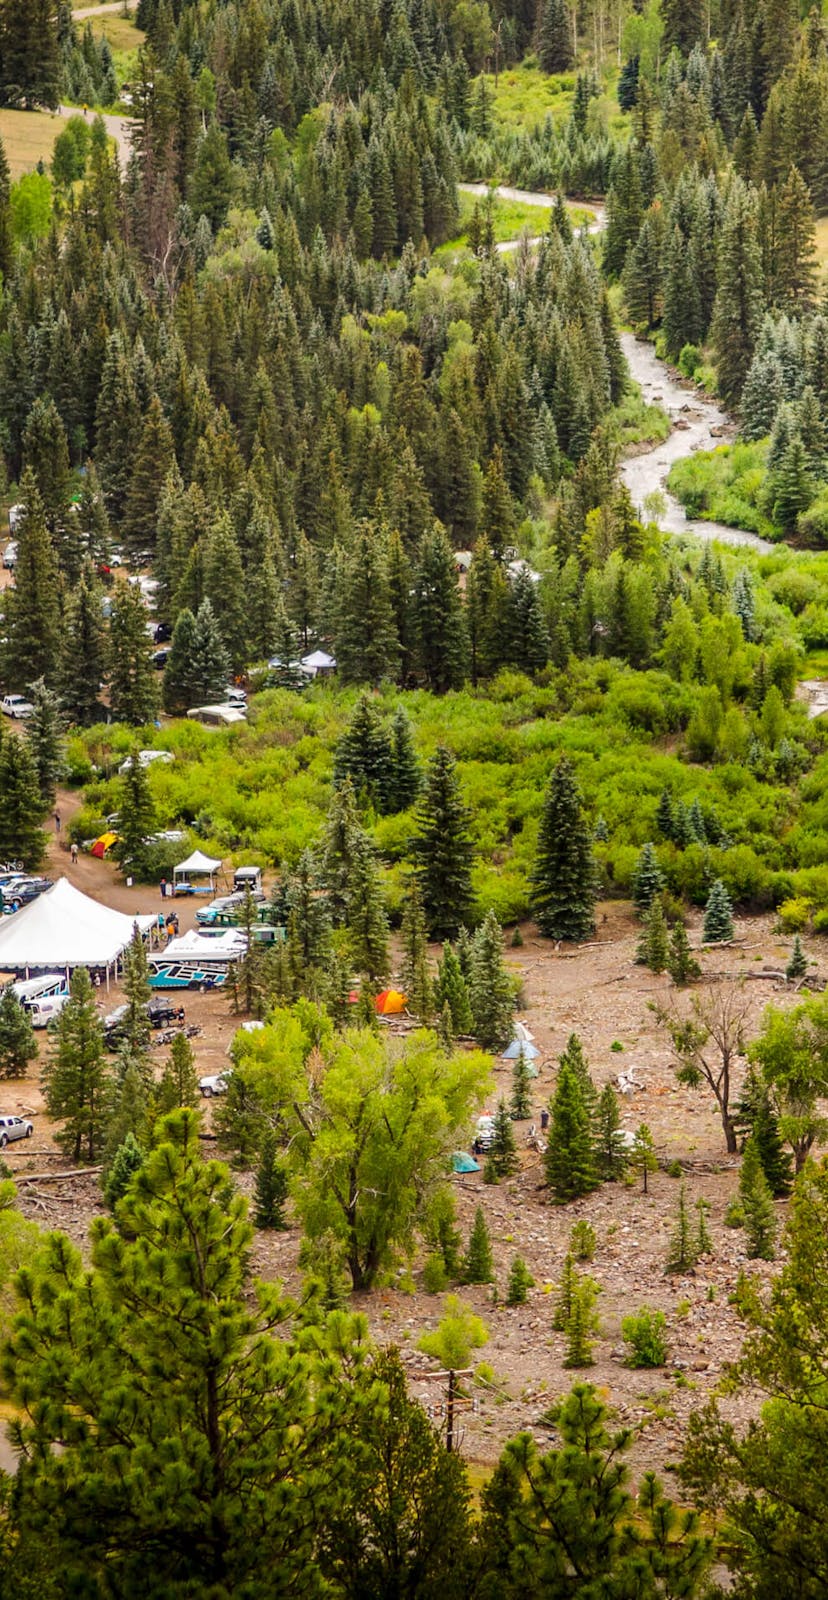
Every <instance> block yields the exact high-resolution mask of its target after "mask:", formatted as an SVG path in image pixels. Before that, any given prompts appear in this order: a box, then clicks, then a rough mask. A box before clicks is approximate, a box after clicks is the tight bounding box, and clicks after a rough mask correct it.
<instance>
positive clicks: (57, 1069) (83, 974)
mask: <svg viewBox="0 0 828 1600" xmlns="http://www.w3.org/2000/svg"><path fill="white" fill-rule="evenodd" d="M69 987H70V998H69V1000H68V1001H67V1003H66V1005H65V1006H64V1007H63V1010H62V1011H61V1013H60V1016H59V1017H58V1018H57V1020H56V1022H55V1024H54V1029H53V1040H52V1049H51V1052H50V1056H49V1059H48V1061H47V1063H46V1064H45V1066H44V1069H43V1085H44V1090H45V1096H46V1106H47V1109H48V1112H49V1116H50V1117H55V1118H56V1119H57V1120H59V1121H62V1123H63V1127H62V1128H61V1129H60V1131H59V1132H58V1133H57V1135H56V1138H57V1142H58V1144H59V1145H60V1147H61V1149H62V1150H63V1152H64V1154H65V1155H66V1156H68V1158H69V1159H70V1161H72V1162H73V1163H74V1164H75V1165H77V1163H78V1162H80V1161H96V1160H97V1159H98V1157H99V1156H100V1154H101V1152H102V1150H103V1147H104V1140H105V1137H106V1125H107V1112H108V1109H109V1099H110V1073H109V1069H108V1067H107V1065H106V1060H105V1057H104V1044H103V1029H102V1027H101V1023H100V1019H99V1017H98V1013H97V1010H96V1008H95V991H94V989H93V988H92V984H91V982H90V979H89V973H88V972H87V970H86V968H85V967H76V968H75V971H74V972H73V974H72V980H71V983H70V986H69Z"/></svg>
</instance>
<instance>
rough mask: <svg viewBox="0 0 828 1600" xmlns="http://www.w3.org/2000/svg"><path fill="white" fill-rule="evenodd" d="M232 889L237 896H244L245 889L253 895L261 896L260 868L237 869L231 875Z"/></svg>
mask: <svg viewBox="0 0 828 1600" xmlns="http://www.w3.org/2000/svg"><path fill="white" fill-rule="evenodd" d="M233 888H234V889H235V890H236V891H237V892H238V893H239V894H244V891H245V889H250V890H251V891H252V893H253V894H261V893H262V869H261V867H237V868H236V870H235V872H234V873H233Z"/></svg>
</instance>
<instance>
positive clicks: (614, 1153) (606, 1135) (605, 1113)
mask: <svg viewBox="0 0 828 1600" xmlns="http://www.w3.org/2000/svg"><path fill="white" fill-rule="evenodd" d="M620 1132H621V1113H620V1111H619V1109H618V1096H617V1094H616V1093H615V1090H614V1089H613V1087H612V1084H611V1083H607V1084H605V1085H604V1087H603V1089H602V1090H601V1093H600V1096H599V1099H598V1106H597V1110H596V1114H595V1161H596V1165H597V1168H598V1175H599V1177H600V1179H601V1181H602V1183H614V1182H615V1181H616V1180H617V1179H618V1178H620V1177H621V1174H622V1172H623V1171H624V1168H625V1166H626V1164H627V1163H626V1158H625V1155H624V1151H623V1149H622V1147H621V1143H620V1140H619V1134H620Z"/></svg>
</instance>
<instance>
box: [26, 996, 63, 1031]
mask: <svg viewBox="0 0 828 1600" xmlns="http://www.w3.org/2000/svg"><path fill="white" fill-rule="evenodd" d="M68 999H69V996H68V994H44V995H41V996H40V998H39V999H38V1000H32V1001H31V1002H30V1004H29V1005H28V1006H27V1007H26V1010H27V1011H28V1013H29V1016H30V1017H31V1019H32V1027H33V1028H48V1026H49V1023H50V1022H52V1021H53V1019H54V1018H55V1017H59V1016H60V1013H61V1011H62V1010H63V1008H64V1006H65V1005H66V1003H67V1001H68Z"/></svg>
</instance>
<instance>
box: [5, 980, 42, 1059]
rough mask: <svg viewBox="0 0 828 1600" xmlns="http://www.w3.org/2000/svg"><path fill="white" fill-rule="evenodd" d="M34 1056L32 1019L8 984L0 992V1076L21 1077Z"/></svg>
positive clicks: (34, 1043)
mask: <svg viewBox="0 0 828 1600" xmlns="http://www.w3.org/2000/svg"><path fill="white" fill-rule="evenodd" d="M36 1058H37V1040H36V1038H35V1036H34V1029H33V1027H32V1019H31V1017H30V1016H29V1013H28V1011H26V1009H25V1008H24V1007H23V1006H22V1005H21V1004H20V1001H19V1000H18V998H17V995H16V994H15V992H14V989H13V988H12V985H11V984H10V983H9V984H7V985H6V987H5V989H4V990H3V992H2V994H0V1078H23V1077H25V1075H26V1068H27V1066H28V1064H29V1062H30V1061H34V1060H36Z"/></svg>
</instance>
